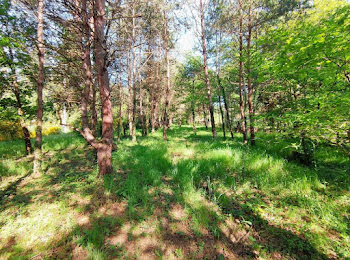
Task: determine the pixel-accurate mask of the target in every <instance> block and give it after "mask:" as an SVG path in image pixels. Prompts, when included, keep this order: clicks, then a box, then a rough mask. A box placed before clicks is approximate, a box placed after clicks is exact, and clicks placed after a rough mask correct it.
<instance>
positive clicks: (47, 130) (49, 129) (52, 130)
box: [30, 125, 61, 138]
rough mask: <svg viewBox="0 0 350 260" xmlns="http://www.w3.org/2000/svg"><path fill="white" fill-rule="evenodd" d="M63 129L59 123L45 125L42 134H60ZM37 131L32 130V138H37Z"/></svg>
mask: <svg viewBox="0 0 350 260" xmlns="http://www.w3.org/2000/svg"><path fill="white" fill-rule="evenodd" d="M60 131H61V127H60V126H57V125H50V126H46V127H45V126H44V127H43V131H42V135H43V136H45V135H52V134H58V133H59V132H60ZM35 136H36V133H35V130H34V131H31V132H30V138H35Z"/></svg>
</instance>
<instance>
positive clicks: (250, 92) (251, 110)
mask: <svg viewBox="0 0 350 260" xmlns="http://www.w3.org/2000/svg"><path fill="white" fill-rule="evenodd" d="M251 38H252V14H251V3H250V5H249V11H248V39H247V56H248V57H247V76H248V109H249V121H250V127H249V130H250V144H251V145H255V132H254V108H253V91H254V89H253V86H252V77H251V61H250V49H251V48H250V44H251Z"/></svg>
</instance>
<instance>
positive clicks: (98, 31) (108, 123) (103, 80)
mask: <svg viewBox="0 0 350 260" xmlns="http://www.w3.org/2000/svg"><path fill="white" fill-rule="evenodd" d="M95 12H96V17H95V19H94V28H95V58H96V61H95V64H96V70H97V79H98V83H99V88H100V95H101V104H102V114H103V117H102V139H101V141H100V144H99V146H98V149H97V160H98V166H99V174H100V175H104V174H109V173H111V172H112V170H113V167H112V144H113V114H112V102H111V90H110V86H109V78H108V69H107V67H106V56H107V55H106V46H105V35H104V29H105V0H95Z"/></svg>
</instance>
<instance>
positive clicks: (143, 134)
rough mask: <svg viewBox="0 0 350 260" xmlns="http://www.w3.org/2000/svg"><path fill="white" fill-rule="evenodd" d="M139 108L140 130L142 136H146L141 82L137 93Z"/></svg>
mask: <svg viewBox="0 0 350 260" xmlns="http://www.w3.org/2000/svg"><path fill="white" fill-rule="evenodd" d="M139 94H140V96H139V106H140V120H141V128H142V136H146V122H145V121H146V120H145V113H144V112H145V111H144V110H143V108H144V107H143V95H144V93H143V88H142V82H141V81H140V92H139Z"/></svg>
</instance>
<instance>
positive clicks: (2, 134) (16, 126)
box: [0, 120, 23, 141]
mask: <svg viewBox="0 0 350 260" xmlns="http://www.w3.org/2000/svg"><path fill="white" fill-rule="evenodd" d="M20 138H23V132H22V127H21V125H20V123H19V121H9V120H3V121H0V141H6V140H13V139H20Z"/></svg>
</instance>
